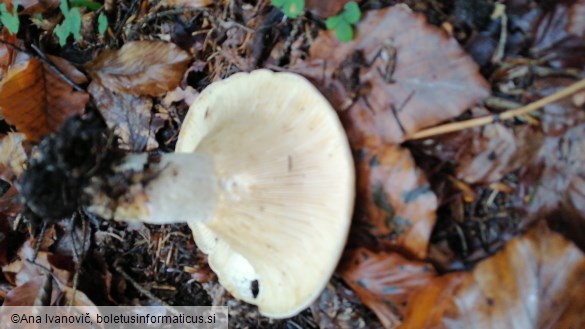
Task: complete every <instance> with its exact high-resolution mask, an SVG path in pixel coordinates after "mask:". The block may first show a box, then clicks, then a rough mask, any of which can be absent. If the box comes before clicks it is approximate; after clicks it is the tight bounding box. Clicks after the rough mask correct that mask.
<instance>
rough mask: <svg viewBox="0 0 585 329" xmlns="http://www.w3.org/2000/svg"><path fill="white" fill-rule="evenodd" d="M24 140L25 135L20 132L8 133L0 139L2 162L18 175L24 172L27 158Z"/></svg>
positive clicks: (0, 161) (0, 160) (0, 158)
mask: <svg viewBox="0 0 585 329" xmlns="http://www.w3.org/2000/svg"><path fill="white" fill-rule="evenodd" d="M23 141H24V135H23V134H20V133H8V134H7V135H6V136H4V137H3V138H2V140H0V164H2V165H3V166H5V167H7V168H9V169H10V170H11V171H12V173H14V175H16V176H20V174H22V172H23V170H24V167H25V162H26V159H27V155H26V151H25V150H24V147H23V145H22V143H23Z"/></svg>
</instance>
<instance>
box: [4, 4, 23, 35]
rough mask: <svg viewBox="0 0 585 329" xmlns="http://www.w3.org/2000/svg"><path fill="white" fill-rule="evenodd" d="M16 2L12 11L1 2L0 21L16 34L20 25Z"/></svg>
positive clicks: (11, 32)
mask: <svg viewBox="0 0 585 329" xmlns="http://www.w3.org/2000/svg"><path fill="white" fill-rule="evenodd" d="M16 7H17V5H16V4H13V5H12V13H10V12H9V11H8V8H6V5H5V4H3V3H0V22H1V23H2V25H4V27H6V29H7V30H8V32H10V34H16V33H17V32H18V27H19V25H20V21H19V20H18V14H17V13H16Z"/></svg>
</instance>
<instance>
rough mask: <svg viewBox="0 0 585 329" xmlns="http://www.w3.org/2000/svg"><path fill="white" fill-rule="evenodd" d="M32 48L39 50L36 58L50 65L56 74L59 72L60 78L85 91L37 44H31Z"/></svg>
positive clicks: (78, 89) (77, 89)
mask: <svg viewBox="0 0 585 329" xmlns="http://www.w3.org/2000/svg"><path fill="white" fill-rule="evenodd" d="M30 46H31V48H32V49H34V51H36V52H37V54H38V56H36V58H37V59H38V60H40V61H41V62H43V63H45V64H47V66H49V68H50V69H51V70H52V71H53V72H55V74H57V75H58V76H59V78H61V79H62V80H63V81H65V82H67V84H68V85H70V86H71V87H73V89H75V90H76V91H81V92H85V90H84V89H83V88H81V87H79V86H78V85H77V84H76V83H75V82H73V80H71V79H69V77H68V76H67V75H65V73H63V71H61V69H59V68H58V67H57V65H55V63H53V62H52V61H51V60H50V59H48V58H47V57H46V56H45V54H44V53H43V52H42V51H41V50H40V49H39V48H37V46H35V45H33V44H31V45H30Z"/></svg>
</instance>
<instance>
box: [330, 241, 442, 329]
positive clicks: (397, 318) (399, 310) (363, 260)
mask: <svg viewBox="0 0 585 329" xmlns="http://www.w3.org/2000/svg"><path fill="white" fill-rule="evenodd" d="M339 273H340V274H341V277H342V278H343V280H344V281H345V282H346V283H347V284H348V285H349V286H350V287H351V288H352V289H353V291H355V293H356V294H357V295H358V297H359V298H360V299H361V300H362V302H363V303H364V304H365V305H366V306H368V307H369V308H370V309H371V310H372V311H374V312H375V313H376V315H377V316H378V319H380V321H381V322H382V324H383V325H384V327H385V328H395V327H396V325H398V324H400V322H401V319H402V317H403V316H404V314H405V312H406V310H407V309H408V308H411V307H417V305H416V304H409V302H408V300H409V298H410V296H411V295H412V293H413V291H415V290H416V289H417V288H420V287H423V286H425V285H427V284H428V282H429V281H430V280H431V279H432V278H433V277H435V276H436V274H435V271H434V270H433V268H432V266H430V265H429V264H427V263H423V262H419V261H410V260H407V259H406V258H404V257H402V256H401V255H400V254H398V253H386V252H380V253H374V252H372V251H369V250H368V249H365V248H359V249H356V250H352V251H350V252H348V253H347V255H345V256H344V259H343V261H342V265H341V267H340V270H339Z"/></svg>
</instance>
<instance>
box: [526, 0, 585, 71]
mask: <svg viewBox="0 0 585 329" xmlns="http://www.w3.org/2000/svg"><path fill="white" fill-rule="evenodd" d="M584 7H585V3H584V2H583V0H579V1H556V2H552V3H550V4H549V5H548V10H546V11H544V12H543V14H542V15H541V16H540V17H539V19H538V21H537V22H536V24H535V26H534V31H533V34H534V36H533V39H534V42H533V44H532V49H531V52H532V53H533V54H534V55H535V57H538V58H541V59H542V60H544V61H546V62H547V63H548V64H549V65H551V66H552V67H557V68H566V67H574V68H578V69H582V68H583V66H584V65H585V59H584V57H583V56H582V55H581V54H582V53H583V51H585V39H584V38H583V36H584V35H585V32H584V31H585V22H584V21H585V19H583V13H584V12H585V9H584Z"/></svg>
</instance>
